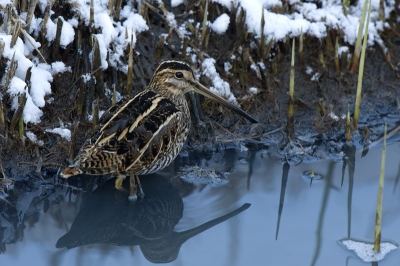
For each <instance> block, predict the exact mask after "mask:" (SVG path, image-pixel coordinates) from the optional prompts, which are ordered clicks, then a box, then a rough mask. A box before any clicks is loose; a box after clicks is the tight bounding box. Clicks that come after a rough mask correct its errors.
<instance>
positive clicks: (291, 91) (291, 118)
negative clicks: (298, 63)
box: [287, 39, 295, 141]
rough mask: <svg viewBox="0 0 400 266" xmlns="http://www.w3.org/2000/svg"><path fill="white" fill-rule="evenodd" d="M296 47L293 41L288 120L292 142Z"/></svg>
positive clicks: (288, 129)
mask: <svg viewBox="0 0 400 266" xmlns="http://www.w3.org/2000/svg"><path fill="white" fill-rule="evenodd" d="M294 46H295V39H293V45H292V64H291V66H290V88H289V109H288V119H287V131H288V137H289V139H290V140H291V141H292V140H294V138H295V134H294V117H293V113H294V96H293V95H294Z"/></svg>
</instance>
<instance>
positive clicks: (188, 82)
mask: <svg viewBox="0 0 400 266" xmlns="http://www.w3.org/2000/svg"><path fill="white" fill-rule="evenodd" d="M197 83H198V82H197V81H196V78H195V77H194V73H193V70H192V68H191V67H190V66H189V65H188V64H186V63H184V62H179V61H173V60H169V61H164V62H162V63H161V64H160V65H159V66H158V68H157V69H156V71H155V72H154V75H153V78H152V79H151V82H150V86H149V87H150V89H151V87H152V86H151V85H156V87H157V88H158V89H159V90H166V91H168V94H169V95H171V96H177V95H184V94H185V93H187V92H189V91H191V90H194V89H193V88H194V87H195V86H196V85H197Z"/></svg>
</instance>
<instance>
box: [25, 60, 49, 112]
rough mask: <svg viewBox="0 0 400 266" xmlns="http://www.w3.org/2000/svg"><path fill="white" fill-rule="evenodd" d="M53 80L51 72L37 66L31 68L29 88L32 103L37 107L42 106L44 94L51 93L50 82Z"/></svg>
mask: <svg viewBox="0 0 400 266" xmlns="http://www.w3.org/2000/svg"><path fill="white" fill-rule="evenodd" d="M52 81H53V77H52V75H51V73H50V72H49V71H47V70H44V69H42V68H40V65H39V67H34V68H32V76H31V90H30V95H31V96H32V101H33V103H34V104H35V105H36V106H38V107H44V105H45V100H44V96H46V95H47V94H50V93H51V85H50V82H52Z"/></svg>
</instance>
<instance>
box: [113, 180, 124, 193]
mask: <svg viewBox="0 0 400 266" xmlns="http://www.w3.org/2000/svg"><path fill="white" fill-rule="evenodd" d="M124 179H125V177H117V179H115V188H116V189H118V190H119V191H122V192H124V191H126V190H125V188H123V187H122V182H123V181H124Z"/></svg>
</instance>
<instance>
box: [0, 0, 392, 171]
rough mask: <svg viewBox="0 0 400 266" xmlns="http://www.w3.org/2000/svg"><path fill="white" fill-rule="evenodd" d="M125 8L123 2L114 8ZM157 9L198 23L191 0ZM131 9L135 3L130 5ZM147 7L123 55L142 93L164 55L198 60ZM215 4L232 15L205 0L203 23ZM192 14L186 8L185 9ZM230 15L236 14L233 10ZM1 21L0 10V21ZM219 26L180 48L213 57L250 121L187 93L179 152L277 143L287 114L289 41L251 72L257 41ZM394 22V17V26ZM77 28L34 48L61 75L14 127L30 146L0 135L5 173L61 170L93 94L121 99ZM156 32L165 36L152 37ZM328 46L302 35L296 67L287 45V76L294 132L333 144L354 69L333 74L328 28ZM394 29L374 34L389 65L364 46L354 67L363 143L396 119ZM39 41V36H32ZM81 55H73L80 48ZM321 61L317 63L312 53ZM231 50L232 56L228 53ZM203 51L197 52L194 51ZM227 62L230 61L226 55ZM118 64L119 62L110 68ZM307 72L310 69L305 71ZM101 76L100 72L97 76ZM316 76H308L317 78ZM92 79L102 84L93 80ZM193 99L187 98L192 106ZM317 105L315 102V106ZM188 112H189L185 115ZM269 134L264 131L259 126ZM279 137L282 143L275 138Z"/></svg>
mask: <svg viewBox="0 0 400 266" xmlns="http://www.w3.org/2000/svg"><path fill="white" fill-rule="evenodd" d="M125 4H127V3H125V2H123V4H122V5H123V6H124V5H125ZM165 4H166V6H165V7H166V9H167V10H171V12H173V13H174V14H184V15H182V16H176V21H177V23H178V25H181V24H183V23H185V21H187V20H188V19H192V20H193V23H192V24H193V25H196V23H197V22H199V23H202V21H203V15H204V12H201V9H198V8H197V6H194V5H192V6H190V5H188V6H185V5H180V6H178V7H175V8H171V7H170V6H169V5H168V3H165ZM134 7H135V8H138V6H137V4H134ZM156 7H157V10H158V11H157V10H156V11H152V10H151V9H147V10H146V11H145V13H144V17H145V19H146V20H147V23H148V24H149V30H147V31H144V32H141V33H139V34H138V35H137V36H136V37H137V42H136V46H135V47H134V57H133V68H132V73H133V76H132V77H133V79H132V87H133V92H132V94H135V93H137V92H139V91H141V90H143V89H144V88H145V87H146V85H147V84H148V83H149V81H150V79H151V77H152V74H153V72H154V70H155V68H156V67H157V66H158V64H159V63H160V62H162V61H163V60H166V59H174V60H185V61H188V62H189V63H190V64H191V65H192V67H193V68H194V69H197V70H198V71H200V69H201V65H200V63H199V62H200V60H197V61H196V62H192V61H191V60H190V58H189V57H188V56H183V55H182V47H181V46H182V41H181V38H180V37H179V36H178V34H177V33H176V32H175V31H174V30H172V29H171V27H170V26H169V25H168V24H167V23H166V21H165V20H163V19H162V16H163V13H162V12H161V8H160V7H158V6H156ZM219 9H220V12H221V10H224V11H225V12H227V13H228V14H230V16H231V17H235V16H236V14H234V13H233V11H231V12H229V11H228V10H225V9H223V7H221V6H219V5H218V4H215V3H214V4H211V7H210V9H209V15H208V19H209V20H210V21H213V20H215V18H216V17H218V13H219V12H218V10H219ZM190 10H192V12H191V13H189V11H190ZM52 11H54V13H53V14H52V15H51V16H50V18H51V19H55V18H57V17H58V16H63V17H64V19H65V20H67V19H70V18H72V17H73V13H72V6H71V4H70V3H69V2H62V3H61V4H58V5H56V6H54V7H53V8H52ZM237 12H240V11H237ZM392 13H393V15H392V20H391V21H389V24H390V23H395V24H396V23H397V22H396V20H395V19H396V14H395V11H393V12H392ZM34 14H35V16H37V17H40V16H43V15H42V13H41V10H40V9H39V7H36V9H35V13H34ZM2 19H3V22H2V24H3V23H5V21H4V19H5V16H3V17H2ZM231 22H232V23H230V24H229V28H228V30H227V32H226V34H224V35H217V34H215V33H213V32H208V33H207V34H208V38H209V40H208V45H207V47H205V45H203V43H201V41H200V40H199V38H192V39H191V40H190V43H189V44H188V46H189V47H191V48H192V49H195V48H197V49H199V50H198V52H197V57H198V58H201V56H202V54H203V53H205V54H207V56H209V57H210V58H214V59H215V60H216V63H215V67H216V70H217V72H218V73H219V74H220V76H221V78H222V79H223V80H224V81H227V82H228V83H229V85H230V88H231V91H232V92H233V94H234V95H235V96H236V98H237V100H238V103H239V104H240V105H241V108H242V109H243V110H245V111H247V112H248V113H250V114H251V115H253V116H254V117H255V118H257V119H258V121H259V122H260V123H259V124H257V125H251V124H250V123H248V122H246V121H245V120H244V119H241V118H240V117H238V116H236V115H233V114H232V113H231V112H230V111H228V110H226V109H224V108H222V107H220V106H218V105H217V104H215V103H214V102H212V101H209V100H206V99H203V98H202V97H199V96H196V97H195V98H194V100H190V104H191V107H192V116H193V127H192V131H191V134H190V136H189V139H188V142H187V145H186V146H185V149H186V150H187V151H191V150H200V151H204V150H205V151H207V150H211V149H213V148H214V147H218V148H221V147H222V148H223V147H224V144H226V143H234V144H246V143H249V142H253V143H254V142H255V143H268V142H271V141H272V142H279V141H282V140H284V139H285V126H286V118H287V103H288V95H287V92H288V90H289V71H290V59H291V53H290V49H291V45H290V44H291V40H289V39H288V40H287V41H286V42H277V43H275V44H274V45H273V47H271V50H270V54H271V55H270V56H269V57H268V58H269V60H267V61H265V60H264V65H265V67H266V68H265V69H263V68H262V67H261V66H259V65H258V71H259V72H260V73H261V76H257V72H256V71H254V70H253V68H252V66H251V65H252V62H251V60H250V59H252V60H253V61H255V62H259V61H260V60H261V61H262V60H263V59H262V58H261V59H260V56H259V48H258V46H257V43H258V39H256V38H255V36H253V35H252V34H251V33H250V34H247V33H246V31H245V29H244V28H243V22H241V21H237V20H236V22H235V20H232V19H231ZM397 24H398V23H397ZM77 31H80V32H81V36H83V38H82V39H81V43H80V47H81V49H77V47H76V44H77V43H78V45H79V42H78V39H79V34H75V40H74V42H73V43H72V44H70V45H68V46H67V47H65V48H62V47H59V48H58V54H54V49H55V48H54V46H53V45H50V46H48V45H45V46H43V48H42V50H41V53H42V54H43V56H44V58H45V59H46V61H47V62H48V63H49V64H50V63H52V62H54V61H62V62H64V63H65V65H67V66H70V67H71V71H70V72H68V71H67V72H64V73H61V74H56V75H55V76H54V77H53V78H54V80H53V82H52V83H51V90H52V93H51V95H48V96H46V101H47V103H46V105H45V106H44V107H43V108H42V111H43V115H42V117H41V122H40V123H38V124H32V123H28V124H27V125H25V126H24V130H25V132H32V133H34V134H35V135H36V137H37V139H38V140H41V141H43V144H42V145H41V143H39V142H36V143H35V142H33V141H31V140H29V139H27V138H26V137H23V138H20V137H19V136H18V134H17V133H16V131H17V127H16V128H15V129H14V133H12V130H11V129H10V128H7V127H6V128H5V129H4V130H3V132H2V137H0V141H1V163H2V167H3V170H4V174H5V176H7V177H8V178H14V177H17V176H19V175H21V174H23V173H26V172H28V171H31V170H36V171H38V172H40V170H41V168H42V167H63V166H66V165H67V164H68V162H69V161H70V160H71V159H72V158H73V157H74V155H75V154H76V153H77V151H78V150H79V148H80V147H81V145H82V144H83V142H84V141H85V140H86V139H87V137H88V135H89V133H90V130H91V129H92V128H93V120H91V119H90V116H92V115H93V111H94V110H93V102H95V101H96V99H98V106H99V110H100V111H101V110H106V109H107V108H108V107H109V106H110V105H111V104H112V90H113V87H114V86H115V90H116V92H118V93H119V94H120V95H122V96H123V95H126V86H127V74H126V73H125V71H123V70H122V68H116V67H109V68H107V69H106V70H104V71H103V70H102V69H100V70H99V69H98V68H97V67H96V68H94V67H93V66H92V65H91V55H90V53H91V52H92V50H93V49H94V48H92V43H91V39H90V38H89V36H90V35H91V34H93V33H98V32H99V29H94V28H91V27H89V26H87V25H86V24H85V23H84V22H83V21H81V22H80V24H79V25H78V27H77ZM162 34H164V35H163V36H165V38H166V39H165V41H164V42H160V36H161V35H162ZM330 34H331V41H330V42H331V43H329V41H327V39H323V40H321V41H320V40H318V39H316V38H314V37H306V38H305V41H304V44H305V46H304V65H303V66H299V63H298V61H299V60H298V52H297V51H296V68H295V69H296V70H295V71H296V72H295V130H296V134H297V136H307V137H309V136H311V139H310V140H309V142H310V141H312V140H313V139H315V138H316V137H317V136H323V138H322V139H323V140H324V141H327V142H328V141H330V140H335V141H340V140H342V139H343V133H344V130H343V122H344V120H343V119H342V116H343V115H344V114H345V113H346V112H347V107H348V105H349V106H350V112H352V110H354V102H355V91H356V86H357V72H354V73H349V71H348V68H347V67H346V63H347V62H346V60H343V62H341V64H342V70H343V71H342V72H341V73H336V70H335V65H334V54H333V52H332V50H330V49H329V47H330V46H331V45H333V46H334V44H333V41H332V40H335V37H336V36H339V37H340V36H341V33H340V32H336V31H334V30H331V32H330ZM398 36H399V31H398V30H396V28H394V27H392V28H391V29H385V32H383V33H382V38H383V40H384V43H385V45H386V47H387V48H388V54H390V59H391V61H390V62H388V61H387V57H385V56H384V54H383V53H382V50H381V49H380V47H379V46H377V45H376V46H374V47H373V48H369V49H368V50H367V56H366V65H365V69H364V82H363V96H362V97H363V98H362V109H361V121H360V126H359V128H360V133H362V129H363V126H364V125H365V126H367V127H369V128H370V131H371V140H374V139H376V138H378V137H380V136H381V134H382V130H383V127H382V124H383V122H384V121H388V122H390V124H389V128H388V129H389V130H390V129H393V128H394V127H395V126H396V125H397V124H398V122H399V121H400V112H399V108H398V107H399V102H400V100H399V99H400V95H399V90H398V88H399V87H400V78H399V72H398V70H397V68H396V66H397V65H398V62H399V59H400V56H399V55H400V45H399V42H400V39H399V37H398ZM38 41H42V42H43V40H40V37H39V38H38ZM80 52H82V54H80ZM320 54H322V55H323V57H324V64H325V66H324V65H323V64H322V63H321V61H320V59H319V55H320ZM232 55H234V57H232ZM203 56H204V55H203ZM128 57H129V47H127V48H126V50H125V52H124V56H123V58H121V61H122V62H123V63H124V64H125V65H127V64H128ZM232 58H234V59H232ZM5 60H6V59H4V58H2V63H1V69H0V72H1V73H5V71H6V61H5ZM226 62H229V63H230V64H231V65H232V70H231V71H229V72H226V71H225V63H226ZM120 67H121V66H120ZM310 69H311V70H310ZM99 73H101V76H97V74H99ZM317 73H318V74H317ZM85 74H89V77H91V78H89V80H88V81H85V82H83V78H81V77H82V75H85ZM99 79H101V81H102V83H103V84H104V87H103V88H102V87H101V86H100V84H101V82H100V83H99ZM200 82H201V83H202V84H204V85H205V86H208V87H210V86H212V81H211V80H210V78H208V77H206V76H204V75H200ZM252 87H255V88H257V89H258V91H257V93H256V94H249V89H250V88H252ZM193 103H197V104H196V106H195V107H194V106H193ZM316 104H317V105H319V106H323V109H324V110H323V111H322V112H321V110H320V109H317V108H316ZM321 104H322V105H321ZM11 105H12V99H11V98H10V97H8V96H7V95H6V94H3V109H4V114H5V117H6V125H9V123H10V121H11V119H12V117H13V115H14V110H13V109H12V108H11ZM195 114H198V115H195ZM59 127H64V128H67V129H69V130H70V131H71V140H67V139H65V138H62V137H61V136H60V135H58V134H54V133H50V132H47V131H46V129H53V128H59ZM276 129H279V130H277V131H275V133H273V134H269V132H271V131H273V130H276ZM284 142H285V141H282V143H284Z"/></svg>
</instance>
